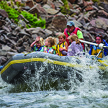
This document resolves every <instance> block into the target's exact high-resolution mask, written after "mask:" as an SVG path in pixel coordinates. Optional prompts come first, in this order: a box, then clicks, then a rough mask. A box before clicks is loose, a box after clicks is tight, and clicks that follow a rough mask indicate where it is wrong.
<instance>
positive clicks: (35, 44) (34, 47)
mask: <svg viewBox="0 0 108 108" xmlns="http://www.w3.org/2000/svg"><path fill="white" fill-rule="evenodd" d="M43 45H44V44H43V38H42V37H40V36H38V37H36V40H35V41H34V42H33V43H32V44H31V45H30V46H31V49H32V51H40V50H41V49H42V47H43Z"/></svg>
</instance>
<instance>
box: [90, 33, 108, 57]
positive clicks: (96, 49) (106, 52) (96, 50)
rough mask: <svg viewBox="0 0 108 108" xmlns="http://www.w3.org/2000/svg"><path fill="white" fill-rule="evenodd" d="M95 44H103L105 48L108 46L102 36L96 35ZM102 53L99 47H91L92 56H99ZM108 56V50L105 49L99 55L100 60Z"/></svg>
mask: <svg viewBox="0 0 108 108" xmlns="http://www.w3.org/2000/svg"><path fill="white" fill-rule="evenodd" d="M95 43H97V44H100V43H103V44H104V46H108V43H107V42H106V41H105V40H104V39H103V37H102V35H99V34H98V35H96V36H95ZM100 51H101V48H100V47H99V46H95V45H90V50H89V54H90V55H97V54H98V53H99V52H100ZM107 55H108V49H106V48H103V51H102V52H101V53H100V54H99V56H98V58H103V56H107Z"/></svg>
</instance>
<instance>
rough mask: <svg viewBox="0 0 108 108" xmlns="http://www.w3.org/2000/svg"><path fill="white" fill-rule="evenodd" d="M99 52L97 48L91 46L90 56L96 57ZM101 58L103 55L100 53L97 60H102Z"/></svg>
mask: <svg viewBox="0 0 108 108" xmlns="http://www.w3.org/2000/svg"><path fill="white" fill-rule="evenodd" d="M100 51H101V49H100V48H99V47H96V46H95V45H93V46H92V50H91V55H97V54H98V53H99V52H100ZM102 57H103V53H102V52H101V53H100V54H99V56H98V58H102Z"/></svg>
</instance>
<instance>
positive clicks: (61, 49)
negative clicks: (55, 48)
mask: <svg viewBox="0 0 108 108" xmlns="http://www.w3.org/2000/svg"><path fill="white" fill-rule="evenodd" d="M65 46H66V48H60V49H59V50H60V51H66V52H67V50H68V43H67V42H65Z"/></svg>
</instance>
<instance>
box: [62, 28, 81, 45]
mask: <svg viewBox="0 0 108 108" xmlns="http://www.w3.org/2000/svg"><path fill="white" fill-rule="evenodd" d="M78 30H80V29H79V28H78V27H75V29H74V31H73V32H72V33H71V34H76V35H77V31H78ZM80 31H81V30H80ZM64 34H65V36H66V42H67V43H68V45H70V43H69V39H68V37H69V36H70V35H71V34H70V33H69V32H68V31H67V28H66V29H65V30H64Z"/></svg>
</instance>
